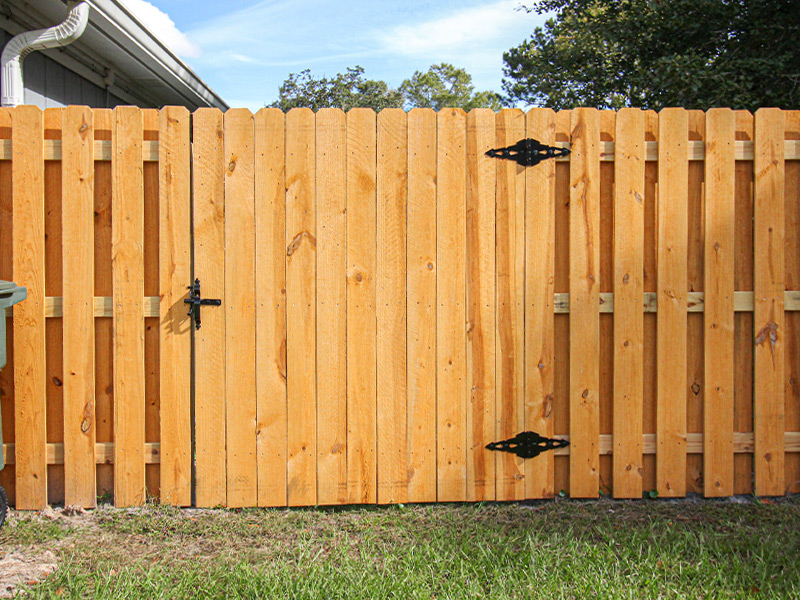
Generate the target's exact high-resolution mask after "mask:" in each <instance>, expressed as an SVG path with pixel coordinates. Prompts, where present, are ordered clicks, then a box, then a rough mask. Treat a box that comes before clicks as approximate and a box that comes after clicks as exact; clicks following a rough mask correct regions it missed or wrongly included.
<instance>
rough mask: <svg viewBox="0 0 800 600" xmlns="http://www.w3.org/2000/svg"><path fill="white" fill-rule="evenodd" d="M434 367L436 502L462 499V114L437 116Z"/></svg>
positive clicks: (464, 474)
mask: <svg viewBox="0 0 800 600" xmlns="http://www.w3.org/2000/svg"><path fill="white" fill-rule="evenodd" d="M437 131H438V144H437V146H438V148H437V183H438V186H437V189H436V192H437V198H436V211H437V212H436V263H437V279H436V298H437V315H436V364H437V369H436V370H437V389H436V394H437V404H436V424H437V432H436V442H437V465H438V466H437V498H438V500H439V501H440V502H460V501H464V500H466V494H467V468H466V467H467V465H466V460H467V446H466V443H467V432H466V428H465V420H466V414H467V399H466V394H467V381H466V367H467V365H466V345H465V343H464V333H465V327H466V322H467V318H466V317H467V314H466V257H465V253H466V227H465V225H464V224H465V221H466V180H467V176H466V151H467V148H466V115H465V114H464V111H463V110H460V109H447V110H443V111H441V112H439V114H438V116H437Z"/></svg>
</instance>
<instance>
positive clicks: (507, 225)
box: [495, 109, 525, 500]
mask: <svg viewBox="0 0 800 600" xmlns="http://www.w3.org/2000/svg"><path fill="white" fill-rule="evenodd" d="M524 137H525V115H524V113H523V112H522V111H521V110H517V109H508V110H502V111H500V112H499V113H497V118H496V141H495V143H496V147H498V148H505V147H507V146H510V145H512V144H515V143H516V142H517V141H519V140H520V139H522V138H524ZM496 169H497V172H496V175H497V191H496V200H495V201H496V219H497V222H496V232H497V238H496V247H497V249H496V254H497V256H496V261H497V283H496V286H497V300H496V302H497V312H496V314H497V322H496V336H497V337H496V342H495V344H496V386H495V394H496V398H497V400H496V402H497V407H498V411H497V413H496V419H497V429H496V436H497V440H506V439H509V438H511V437H514V436H515V435H516V434H518V433H520V432H521V431H523V429H524V427H525V408H524V407H525V360H524V359H525V335H524V325H525V168H524V167H522V166H520V165H518V164H517V163H516V162H514V161H510V160H499V161H496ZM496 460H497V499H498V500H521V499H523V498H524V497H525V463H524V460H523V459H522V458H520V457H518V456H516V455H514V454H510V453H501V454H500V455H499V456H498V457H497V459H496Z"/></svg>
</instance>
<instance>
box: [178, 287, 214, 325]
mask: <svg viewBox="0 0 800 600" xmlns="http://www.w3.org/2000/svg"><path fill="white" fill-rule="evenodd" d="M189 290H190V292H189V297H188V298H187V299H185V300H184V301H183V302H184V304H188V305H189V312H188V313H186V314H188V315H189V316H190V317H193V318H194V328H195V329H200V307H201V306H220V305H221V304H222V300H217V299H213V298H201V297H200V280H199V279H195V280H194V284H193V285H190V286H189Z"/></svg>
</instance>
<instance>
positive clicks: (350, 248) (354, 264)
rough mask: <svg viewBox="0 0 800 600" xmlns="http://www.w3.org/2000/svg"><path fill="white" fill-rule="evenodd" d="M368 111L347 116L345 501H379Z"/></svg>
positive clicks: (372, 120)
mask: <svg viewBox="0 0 800 600" xmlns="http://www.w3.org/2000/svg"><path fill="white" fill-rule="evenodd" d="M376 127H377V124H376V117H375V113H374V112H373V111H372V110H370V109H353V110H351V111H350V112H348V113H347V496H348V502H350V503H351V504H372V503H374V502H375V501H376V500H377V449H376V445H377V444H376V439H375V429H376V427H377V422H376V419H377V414H376V405H375V398H376V396H375V395H376V380H375V378H376V362H375V361H376V345H375V337H376V325H375V274H376V268H377V267H376V255H375V243H376V223H375V219H376V209H375V202H376V152H377V138H376V135H377V129H376Z"/></svg>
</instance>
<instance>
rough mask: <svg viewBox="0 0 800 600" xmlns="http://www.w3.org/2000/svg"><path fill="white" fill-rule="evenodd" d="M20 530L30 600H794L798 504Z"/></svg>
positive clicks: (8, 532) (133, 522)
mask: <svg viewBox="0 0 800 600" xmlns="http://www.w3.org/2000/svg"><path fill="white" fill-rule="evenodd" d="M18 519H19V517H16V516H15V518H13V519H12V523H11V524H10V525H11V526H10V527H9V528H8V529H5V530H4V531H3V534H2V537H0V542H2V544H3V546H6V545H7V544H14V545H15V546H16V549H17V550H19V551H25V549H26V548H29V549H31V550H32V551H33V550H36V549H40V548H43V547H48V548H50V549H52V550H53V552H55V553H56V555H57V557H58V560H59V563H60V564H59V569H58V571H57V572H56V573H54V574H53V575H51V576H50V577H48V578H47V579H46V580H44V581H43V582H41V583H38V584H36V585H32V586H30V587H29V588H28V594H26V597H33V598H50V597H60V598H150V597H152V598H192V599H195V598H320V599H323V598H324V599H333V598H348V599H349V598H354V599H359V598H363V599H365V600H366V599H370V600H372V599H377V598H403V599H405V598H410V599H415V598H426V599H432V598H436V599H446V598H453V599H461V598H491V599H492V600H501V599H512V598H576V599H578V598H580V599H583V598H591V597H602V598H626V599H627V598H647V599H651V598H692V599H694V598H701V597H705V598H709V599H710V598H800V500H798V499H797V498H796V497H795V498H791V499H788V500H784V501H780V502H776V503H774V504H759V503H756V502H748V503H734V502H713V501H684V502H674V501H637V502H614V501H610V500H601V501H593V502H577V501H556V502H545V503H537V504H527V505H524V504H523V505H520V504H475V505H439V506H407V507H390V508H380V509H376V508H355V507H350V508H344V509H307V510H177V509H172V508H167V507H161V506H148V507H146V508H144V509H140V510H116V509H110V508H101V509H98V510H96V511H93V512H91V513H87V514H86V515H82V516H80V517H79V518H76V519H70V518H65V517H60V518H58V519H56V521H55V525H54V524H53V523H52V522H51V523H48V522H47V519H43V518H41V517H25V518H24V519H22V520H19V521H18ZM23 523H25V525H23ZM18 534H22V535H18Z"/></svg>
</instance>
